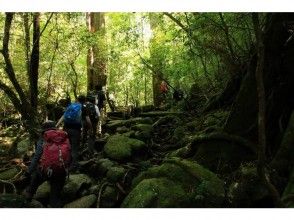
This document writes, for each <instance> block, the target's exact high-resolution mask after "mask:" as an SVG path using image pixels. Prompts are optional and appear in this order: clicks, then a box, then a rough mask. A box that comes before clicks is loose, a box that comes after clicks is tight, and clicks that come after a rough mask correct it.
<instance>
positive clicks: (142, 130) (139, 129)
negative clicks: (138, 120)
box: [131, 124, 152, 141]
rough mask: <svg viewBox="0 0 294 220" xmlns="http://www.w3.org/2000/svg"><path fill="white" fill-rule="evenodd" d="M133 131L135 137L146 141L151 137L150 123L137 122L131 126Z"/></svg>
mask: <svg viewBox="0 0 294 220" xmlns="http://www.w3.org/2000/svg"><path fill="white" fill-rule="evenodd" d="M131 129H132V130H134V131H136V132H135V136H134V137H135V138H136V139H139V140H142V141H146V140H149V139H150V138H151V134H152V125H150V124H137V125H134V126H132V127H131Z"/></svg>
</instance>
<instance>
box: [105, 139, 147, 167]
mask: <svg viewBox="0 0 294 220" xmlns="http://www.w3.org/2000/svg"><path fill="white" fill-rule="evenodd" d="M145 149H146V144H145V143H144V142H143V141H140V140H137V139H133V138H128V137H126V136H124V135H113V136H111V137H110V138H109V139H108V141H107V143H106V145H105V147H104V152H105V154H106V156H107V157H109V158H110V159H113V160H117V161H125V160H128V159H130V158H131V157H132V156H133V155H134V154H137V153H139V152H141V151H144V150H145Z"/></svg>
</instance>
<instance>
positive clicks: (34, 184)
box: [25, 121, 71, 208]
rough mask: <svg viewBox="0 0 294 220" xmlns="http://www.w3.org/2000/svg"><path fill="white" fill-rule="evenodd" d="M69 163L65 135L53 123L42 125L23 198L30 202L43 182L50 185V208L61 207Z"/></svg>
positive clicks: (69, 157) (67, 142)
mask: <svg viewBox="0 0 294 220" xmlns="http://www.w3.org/2000/svg"><path fill="white" fill-rule="evenodd" d="M70 162H71V155H70V143H69V139H68V136H67V133H66V132H64V131H62V130H58V129H57V128H56V127H55V122H54V121H47V122H45V123H44V124H43V125H42V130H41V136H40V138H39V140H38V142H37V144H36V146H35V155H34V157H33V158H32V161H31V164H30V166H29V168H28V171H27V172H26V174H25V175H26V176H27V177H28V178H30V179H31V181H30V185H29V186H28V187H27V188H26V190H25V197H26V199H27V200H28V201H31V199H32V198H33V196H34V194H35V193H36V191H37V189H38V187H39V186H40V185H41V184H42V183H43V182H45V181H47V180H48V181H49V183H50V189H51V190H50V201H49V205H50V207H56V208H58V207H62V201H61V191H62V189H63V186H64V183H65V179H66V176H67V175H68V167H69V165H70Z"/></svg>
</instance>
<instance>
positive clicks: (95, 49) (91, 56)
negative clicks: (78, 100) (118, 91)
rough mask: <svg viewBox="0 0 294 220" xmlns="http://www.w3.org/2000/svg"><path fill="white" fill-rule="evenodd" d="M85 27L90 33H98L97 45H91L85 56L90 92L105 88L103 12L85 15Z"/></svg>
mask: <svg viewBox="0 0 294 220" xmlns="http://www.w3.org/2000/svg"><path fill="white" fill-rule="evenodd" d="M87 25H88V29H89V31H90V32H91V33H96V34H97V33H98V36H99V43H93V44H92V45H91V46H90V48H89V50H88V56H87V66H88V68H87V76H88V84H87V90H88V91H92V90H94V89H95V86H97V85H98V86H105V85H106V80H107V75H106V57H105V50H106V42H105V32H106V30H105V16H104V13H103V12H90V13H87Z"/></svg>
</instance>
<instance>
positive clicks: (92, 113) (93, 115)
mask: <svg viewBox="0 0 294 220" xmlns="http://www.w3.org/2000/svg"><path fill="white" fill-rule="evenodd" d="M86 107H87V110H88V113H89V117H90V120H91V121H94V120H97V119H98V115H97V112H96V108H95V105H94V104H93V103H91V102H88V103H87V104H86Z"/></svg>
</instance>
